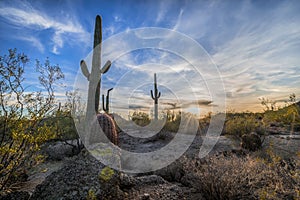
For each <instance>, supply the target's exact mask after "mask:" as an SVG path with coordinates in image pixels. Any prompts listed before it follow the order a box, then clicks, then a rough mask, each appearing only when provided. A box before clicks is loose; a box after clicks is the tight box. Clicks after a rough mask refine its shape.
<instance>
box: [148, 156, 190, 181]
mask: <svg viewBox="0 0 300 200" xmlns="http://www.w3.org/2000/svg"><path fill="white" fill-rule="evenodd" d="M184 173H185V172H184V170H183V164H182V163H181V162H180V160H177V161H175V162H173V163H172V164H170V165H169V166H167V167H164V168H162V169H160V170H157V171H155V172H154V174H156V175H158V176H161V177H163V178H164V179H165V180H167V181H169V182H180V180H181V178H182V177H183V176H184Z"/></svg>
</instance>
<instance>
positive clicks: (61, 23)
mask: <svg viewBox="0 0 300 200" xmlns="http://www.w3.org/2000/svg"><path fill="white" fill-rule="evenodd" d="M1 4H2V5H1V7H0V16H1V17H3V18H5V19H6V20H7V21H8V22H9V23H11V24H12V25H13V26H15V27H16V28H21V29H24V28H26V29H29V30H32V31H42V30H49V29H51V30H53V32H54V33H53V35H52V39H51V41H52V43H53V44H52V52H53V53H55V54H59V49H61V48H62V47H63V46H64V44H65V43H69V44H70V43H74V42H75V41H79V42H82V43H85V42H87V41H89V38H90V37H89V33H87V32H86V31H85V30H84V29H83V27H82V26H81V24H80V23H79V22H78V21H77V20H76V19H74V18H72V17H64V18H63V16H62V18H56V19H54V18H53V17H50V16H49V15H47V14H46V13H47V12H42V11H41V10H37V9H35V8H34V7H33V6H32V5H31V4H30V3H28V2H26V1H18V2H17V3H16V4H14V5H11V4H9V5H6V4H5V3H4V2H2V3H1ZM58 19H59V20H58ZM29 34H30V33H29ZM28 36H29V39H28V40H31V41H33V38H32V37H30V35H28ZM22 38H23V39H24V36H22V37H21V39H22ZM34 41H35V42H33V45H37V44H38V43H37V41H38V40H37V39H34ZM38 47H39V49H40V50H42V49H44V47H42V45H41V44H40V43H39V44H38Z"/></svg>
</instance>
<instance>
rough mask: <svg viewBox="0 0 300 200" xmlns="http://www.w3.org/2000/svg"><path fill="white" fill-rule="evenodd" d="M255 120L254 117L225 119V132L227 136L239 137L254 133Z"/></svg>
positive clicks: (239, 116) (240, 116) (235, 116)
mask: <svg viewBox="0 0 300 200" xmlns="http://www.w3.org/2000/svg"><path fill="white" fill-rule="evenodd" d="M255 128H256V118H255V116H254V115H238V114H236V115H234V116H232V117H230V118H227V119H226V123H225V131H226V134H228V135H233V136H237V137H241V136H242V135H244V134H249V133H251V132H253V131H255Z"/></svg>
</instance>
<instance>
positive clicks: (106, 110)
mask: <svg viewBox="0 0 300 200" xmlns="http://www.w3.org/2000/svg"><path fill="white" fill-rule="evenodd" d="M112 90H113V88H110V89H109V90H107V95H106V106H105V105H104V104H105V99H104V94H102V109H103V110H104V111H105V112H106V113H107V114H109V92H110V91H112Z"/></svg>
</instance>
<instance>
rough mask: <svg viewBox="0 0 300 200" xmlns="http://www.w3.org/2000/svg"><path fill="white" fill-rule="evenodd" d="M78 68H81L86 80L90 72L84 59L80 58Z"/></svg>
mask: <svg viewBox="0 0 300 200" xmlns="http://www.w3.org/2000/svg"><path fill="white" fill-rule="evenodd" d="M80 68H81V72H82V74H83V75H84V76H85V77H86V78H87V80H89V79H90V75H91V74H90V72H89V70H88V68H87V65H86V63H85V62H84V60H81V61H80Z"/></svg>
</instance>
